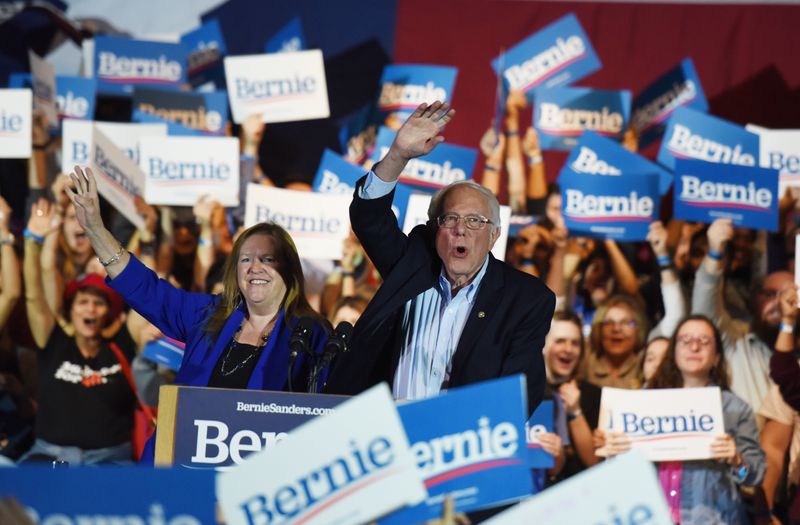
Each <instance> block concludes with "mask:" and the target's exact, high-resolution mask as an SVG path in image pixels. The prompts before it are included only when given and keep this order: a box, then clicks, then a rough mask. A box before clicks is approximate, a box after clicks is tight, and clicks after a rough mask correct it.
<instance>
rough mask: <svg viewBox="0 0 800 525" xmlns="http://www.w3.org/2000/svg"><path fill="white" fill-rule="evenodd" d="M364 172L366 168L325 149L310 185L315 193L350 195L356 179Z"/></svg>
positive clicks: (353, 189)
mask: <svg viewBox="0 0 800 525" xmlns="http://www.w3.org/2000/svg"><path fill="white" fill-rule="evenodd" d="M365 173H366V170H365V169H364V168H362V167H361V166H357V165H355V164H352V163H350V162H348V161H346V160H345V159H344V157H342V156H341V155H338V154H336V153H334V152H333V151H331V150H329V149H326V150H325V152H324V153H323V154H322V159H321V160H320V162H319V167H318V168H317V174H316V175H315V176H314V182H313V183H312V185H311V187H312V189H313V190H314V191H316V192H317V193H336V194H339V195H352V194H353V192H354V191H355V188H356V181H358V179H360V178H361V177H363V176H364V174H365Z"/></svg>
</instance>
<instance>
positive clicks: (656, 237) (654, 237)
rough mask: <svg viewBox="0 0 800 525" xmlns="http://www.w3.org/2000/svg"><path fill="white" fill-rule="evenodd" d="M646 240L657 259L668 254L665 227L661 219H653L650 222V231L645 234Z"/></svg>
mask: <svg viewBox="0 0 800 525" xmlns="http://www.w3.org/2000/svg"><path fill="white" fill-rule="evenodd" d="M647 242H649V243H650V247H651V248H652V249H653V253H655V254H656V257H658V258H659V259H660V258H661V257H668V256H669V252H668V251H667V229H666V228H664V225H663V224H662V223H661V221H653V222H652V223H651V224H650V231H649V232H648V234H647Z"/></svg>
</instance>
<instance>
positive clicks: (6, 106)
mask: <svg viewBox="0 0 800 525" xmlns="http://www.w3.org/2000/svg"><path fill="white" fill-rule="evenodd" d="M32 112H33V93H32V92H31V90H30V89H0V159H27V158H29V157H30V156H31V152H32V149H31V116H32Z"/></svg>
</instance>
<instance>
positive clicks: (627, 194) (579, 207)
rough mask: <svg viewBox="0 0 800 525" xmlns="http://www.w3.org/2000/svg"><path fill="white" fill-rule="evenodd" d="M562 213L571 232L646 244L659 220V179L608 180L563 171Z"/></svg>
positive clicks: (561, 178)
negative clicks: (646, 239)
mask: <svg viewBox="0 0 800 525" xmlns="http://www.w3.org/2000/svg"><path fill="white" fill-rule="evenodd" d="M558 182H559V185H560V186H561V199H562V205H561V213H562V214H563V216H564V222H565V223H566V226H567V228H568V229H569V231H571V232H575V233H577V234H579V235H585V236H588V237H600V238H604V239H614V240H619V241H643V240H645V238H646V237H647V233H648V230H649V227H650V223H651V222H653V221H654V220H656V219H658V208H659V203H660V201H661V195H660V194H659V192H658V176H656V175H651V174H642V175H619V176H617V177H615V178H614V183H613V184H609V181H608V179H606V178H605V177H597V176H594V175H586V174H584V173H575V172H572V171H571V170H568V171H567V172H562V173H561V176H560V177H559V179H558Z"/></svg>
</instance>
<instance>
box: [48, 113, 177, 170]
mask: <svg viewBox="0 0 800 525" xmlns="http://www.w3.org/2000/svg"><path fill="white" fill-rule="evenodd" d="M95 127H97V129H99V130H100V131H102V132H103V134H104V135H105V136H106V137H108V138H109V139H111V142H112V143H114V145H115V146H116V147H118V148H119V149H121V150H122V151H123V152H124V153H125V154H126V155H127V156H128V157H129V158H130V159H131V160H133V162H134V163H137V164H138V162H139V141H140V140H141V139H142V138H143V137H166V136H167V125H166V124H130V123H127V122H92V121H88V120H78V119H64V121H63V122H62V128H61V129H62V138H61V170H62V171H63V172H64V173H69V172H71V171H72V168H74V167H75V166H76V165H78V166H82V165H84V164H88V163H89V159H91V157H92V131H93V130H94V128H95Z"/></svg>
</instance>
